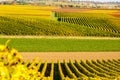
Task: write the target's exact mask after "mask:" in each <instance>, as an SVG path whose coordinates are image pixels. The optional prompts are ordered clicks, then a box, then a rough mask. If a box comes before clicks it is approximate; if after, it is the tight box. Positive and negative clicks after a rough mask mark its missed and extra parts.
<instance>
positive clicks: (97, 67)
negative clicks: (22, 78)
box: [23, 59, 120, 80]
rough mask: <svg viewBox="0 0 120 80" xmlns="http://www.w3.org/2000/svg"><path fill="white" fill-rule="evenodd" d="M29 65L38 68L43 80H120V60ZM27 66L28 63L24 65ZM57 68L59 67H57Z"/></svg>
mask: <svg viewBox="0 0 120 80" xmlns="http://www.w3.org/2000/svg"><path fill="white" fill-rule="evenodd" d="M39 63H41V62H39ZM39 63H35V62H32V63H31V64H30V62H29V63H27V67H31V65H32V67H34V66H36V67H38V66H39V69H38V71H39V72H40V73H41V77H42V78H50V80H66V79H67V80H93V79H94V80H103V79H104V80H115V79H117V80H119V79H120V60H119V59H118V60H117V59H113V60H86V61H83V60H80V61H78V60H75V61H74V62H72V61H71V60H70V61H69V62H66V61H65V60H64V61H63V62H60V61H58V62H57V63H54V62H52V63H48V62H47V61H46V62H44V63H41V64H39ZM23 64H26V63H23ZM55 66H57V67H55Z"/></svg>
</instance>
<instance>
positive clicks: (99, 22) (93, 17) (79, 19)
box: [54, 12, 120, 36]
mask: <svg viewBox="0 0 120 80" xmlns="http://www.w3.org/2000/svg"><path fill="white" fill-rule="evenodd" d="M54 14H55V17H56V19H57V21H59V22H67V23H70V24H77V25H80V26H84V27H87V28H89V29H94V30H98V31H103V32H104V31H105V32H108V33H113V34H116V35H118V36H119V34H120V27H119V22H117V21H120V19H119V18H115V17H113V16H110V15H108V14H103V13H74V12H67V13H65V12H55V13H54ZM112 21H116V24H115V23H113V22H112ZM117 23H118V24H117ZM101 33H102V32H101ZM98 35H99V34H98ZM98 35H97V34H95V35H94V36H98ZM108 35H110V34H104V35H103V36H108ZM110 36H112V35H110Z"/></svg>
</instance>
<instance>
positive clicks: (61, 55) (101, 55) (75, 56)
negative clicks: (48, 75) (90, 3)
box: [20, 52, 120, 62]
mask: <svg viewBox="0 0 120 80" xmlns="http://www.w3.org/2000/svg"><path fill="white" fill-rule="evenodd" d="M20 54H21V55H22V56H23V59H24V60H25V61H26V60H30V61H32V60H33V59H34V58H35V57H38V58H39V59H41V60H42V61H43V62H44V61H46V60H47V61H48V62H51V61H52V60H54V62H57V60H60V61H61V62H62V61H63V60H64V59H65V60H66V61H69V59H71V60H96V59H100V60H102V59H104V60H106V59H120V52H20Z"/></svg>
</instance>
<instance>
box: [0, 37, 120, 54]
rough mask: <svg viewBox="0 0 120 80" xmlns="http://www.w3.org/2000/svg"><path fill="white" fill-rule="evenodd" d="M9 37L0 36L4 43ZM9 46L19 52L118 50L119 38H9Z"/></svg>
mask: <svg viewBox="0 0 120 80" xmlns="http://www.w3.org/2000/svg"><path fill="white" fill-rule="evenodd" d="M8 39H9V38H0V44H4V43H5V42H6V41H7V40H8ZM10 40H11V42H10V43H9V46H10V47H14V48H16V49H17V50H18V51H19V52H55V51H57V52H88V51H90V52H97V51H99V52H100V51H120V40H107V39H106V40H104V39H97V40H94V39H46V38H42V39H41V38H33V39H32V38H28V39H26V38H11V39H10Z"/></svg>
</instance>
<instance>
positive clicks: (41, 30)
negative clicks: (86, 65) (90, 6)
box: [0, 5, 120, 37]
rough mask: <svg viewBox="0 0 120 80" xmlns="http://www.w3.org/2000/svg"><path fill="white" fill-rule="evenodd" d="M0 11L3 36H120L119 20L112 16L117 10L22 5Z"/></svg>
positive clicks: (3, 7) (6, 7)
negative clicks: (60, 8) (66, 10)
mask: <svg viewBox="0 0 120 80" xmlns="http://www.w3.org/2000/svg"><path fill="white" fill-rule="evenodd" d="M0 10H1V12H0V34H1V35H30V36H97V37H101V36H102V37H120V27H119V22H120V19H119V18H117V17H113V16H112V15H110V14H111V13H114V12H117V10H98V11H96V10H88V11H87V10H83V9H82V10H80V9H78V10H77V11H79V12H57V10H58V11H59V9H57V7H49V6H47V7H44V6H23V5H19V6H18V5H16V6H9V5H6V6H4V5H3V6H2V5H1V6H0ZM55 10H56V11H55ZM104 12H105V13H104Z"/></svg>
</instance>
